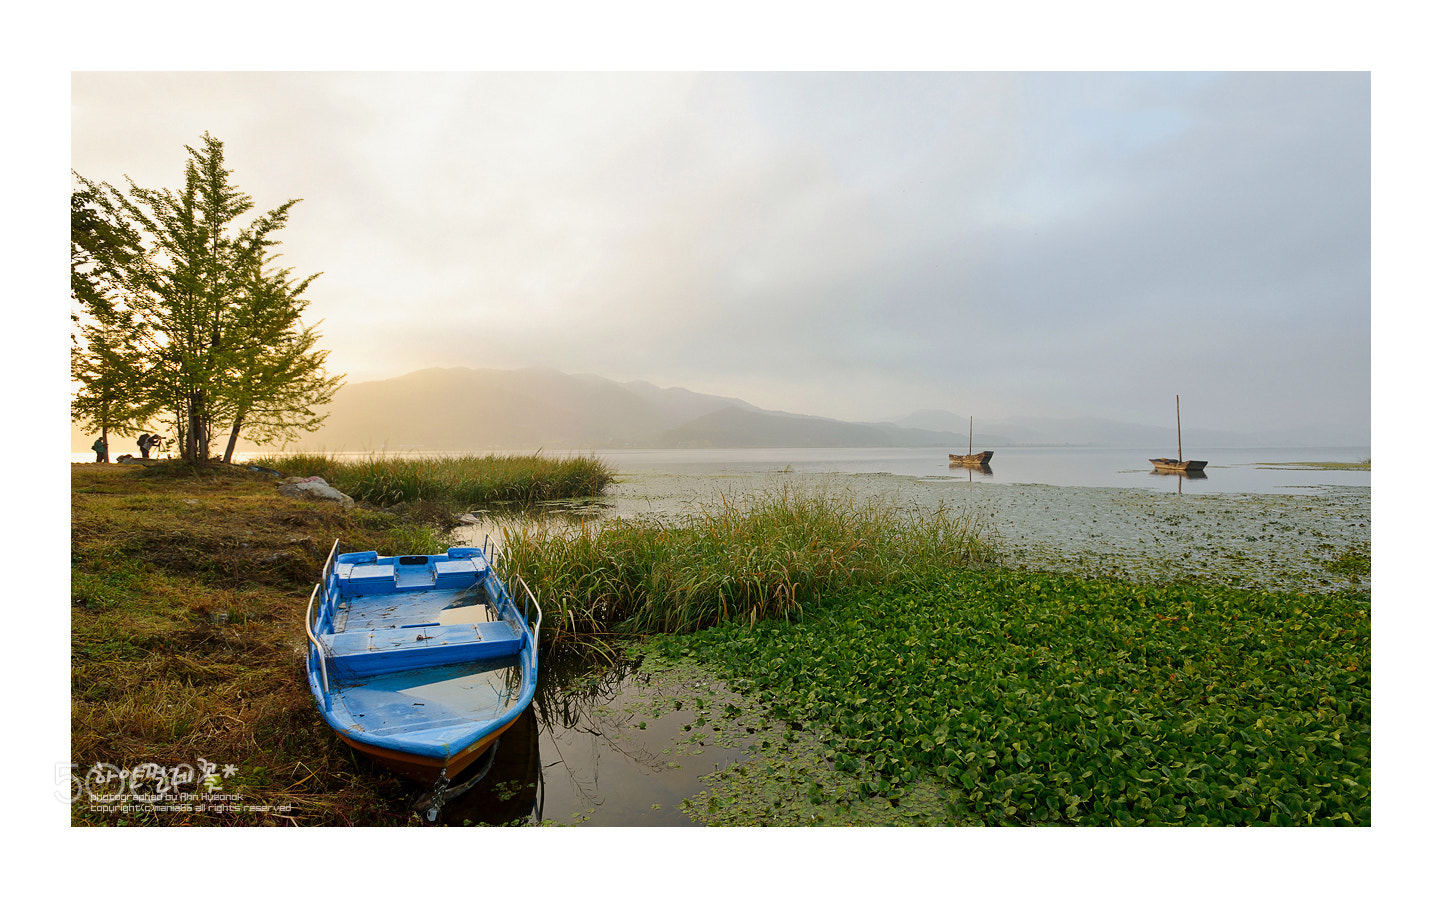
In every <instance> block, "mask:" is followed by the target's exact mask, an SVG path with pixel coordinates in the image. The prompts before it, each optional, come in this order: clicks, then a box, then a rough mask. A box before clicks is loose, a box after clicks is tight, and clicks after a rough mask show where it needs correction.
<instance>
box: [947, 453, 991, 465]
mask: <svg viewBox="0 0 1442 898" xmlns="http://www.w3.org/2000/svg"><path fill="white" fill-rule="evenodd" d="M947 455H948V456H949V457H950V458H951V463H952V464H954V465H985V464H989V463H990V462H991V455H992V451H991V450H990V449H988V450H986V451H985V452H974V453H972V454H971V455H952V454H951V453H947Z"/></svg>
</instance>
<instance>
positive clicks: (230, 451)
mask: <svg viewBox="0 0 1442 898" xmlns="http://www.w3.org/2000/svg"><path fill="white" fill-rule="evenodd" d="M244 417H245V413H244V412H236V413H235V423H234V424H232V425H231V426H230V442H228V443H226V444H225V458H223V459H221V461H223V462H225V463H226V464H230V457H231V456H232V455H234V454H235V441H236V440H238V439H240V423H241V421H242V420H244Z"/></svg>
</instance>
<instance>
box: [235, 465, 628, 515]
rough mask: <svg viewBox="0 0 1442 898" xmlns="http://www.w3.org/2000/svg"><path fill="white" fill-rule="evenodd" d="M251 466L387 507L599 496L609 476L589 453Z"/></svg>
mask: <svg viewBox="0 0 1442 898" xmlns="http://www.w3.org/2000/svg"><path fill="white" fill-rule="evenodd" d="M255 464H257V465H263V466H265V467H269V468H273V469H275V470H277V471H280V472H281V473H283V474H287V475H290V476H294V477H321V478H324V479H325V481H326V483H328V484H330V485H331V486H333V487H335V488H336V489H338V490H340V491H341V492H343V493H345V494H346V495H348V496H350V497H351V498H353V499H355V500H357V501H359V502H369V503H370V504H372V505H376V506H380V507H383V508H384V507H388V506H393V505H400V504H402V503H411V502H438V503H445V504H452V505H457V506H461V507H465V508H479V507H482V506H486V505H492V504H495V503H506V502H516V503H522V504H526V505H530V504H535V503H538V502H546V501H551V500H555V499H574V498H580V497H584V496H597V495H600V494H601V493H602V492H603V491H604V490H605V489H606V487H607V486H609V485H610V484H611V483H612V482H613V481H614V480H615V478H616V474H615V471H614V470H613V469H612V468H611V467H610V466H609V465H608V464H607V463H606V462H604V461H602V460H600V459H598V458H595V457H593V456H578V457H573V458H565V459H554V458H542V457H541V456H539V455H508V456H502V455H486V456H484V457H483V456H476V455H462V456H427V457H410V456H406V457H396V456H384V455H372V456H369V457H367V458H360V459H340V458H336V457H335V456H330V455H323V454H320V455H317V454H297V455H284V456H273V457H266V458H260V459H256V461H255Z"/></svg>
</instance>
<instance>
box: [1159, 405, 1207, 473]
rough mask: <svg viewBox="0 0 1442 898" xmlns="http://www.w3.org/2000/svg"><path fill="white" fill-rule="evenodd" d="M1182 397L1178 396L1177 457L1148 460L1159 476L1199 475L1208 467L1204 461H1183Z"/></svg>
mask: <svg viewBox="0 0 1442 898" xmlns="http://www.w3.org/2000/svg"><path fill="white" fill-rule="evenodd" d="M1182 458H1183V456H1182V397H1181V395H1180V394H1178V395H1177V457H1176V458H1152V459H1148V461H1150V462H1151V463H1152V467H1153V468H1155V469H1156V472H1157V473H1158V474H1197V473H1200V472H1201V470H1202V469H1203V468H1205V467H1206V466H1207V463H1206V462H1204V461H1196V460H1192V461H1183V460H1182Z"/></svg>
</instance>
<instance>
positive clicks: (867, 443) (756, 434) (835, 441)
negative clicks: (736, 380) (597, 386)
mask: <svg viewBox="0 0 1442 898" xmlns="http://www.w3.org/2000/svg"><path fill="white" fill-rule="evenodd" d="M960 439H961V441H962V443H963V444H964V443H965V441H966V438H965V437H960ZM957 440H958V436H957V435H956V434H954V433H937V432H935V431H930V430H918V429H915V428H906V427H898V426H896V425H895V424H853V423H850V422H847V421H836V420H834V419H831V418H815V417H810V416H807V415H789V414H783V413H780V412H764V411H753V410H751V409H744V408H736V407H730V408H723V409H719V410H717V411H714V412H711V413H710V414H707V415H702V416H701V417H699V418H697V419H696V420H694V421H691V422H688V423H686V424H683V425H682V426H680V427H676V428H672V429H671V430H668V431H666V432H665V433H663V434H661V436H660V438H659V439H658V440H657V443H658V445H659V446H660V447H662V448H667V449H745V448H768V449H780V448H797V449H814V448H821V447H829V448H864V447H883V446H955V445H957Z"/></svg>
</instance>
